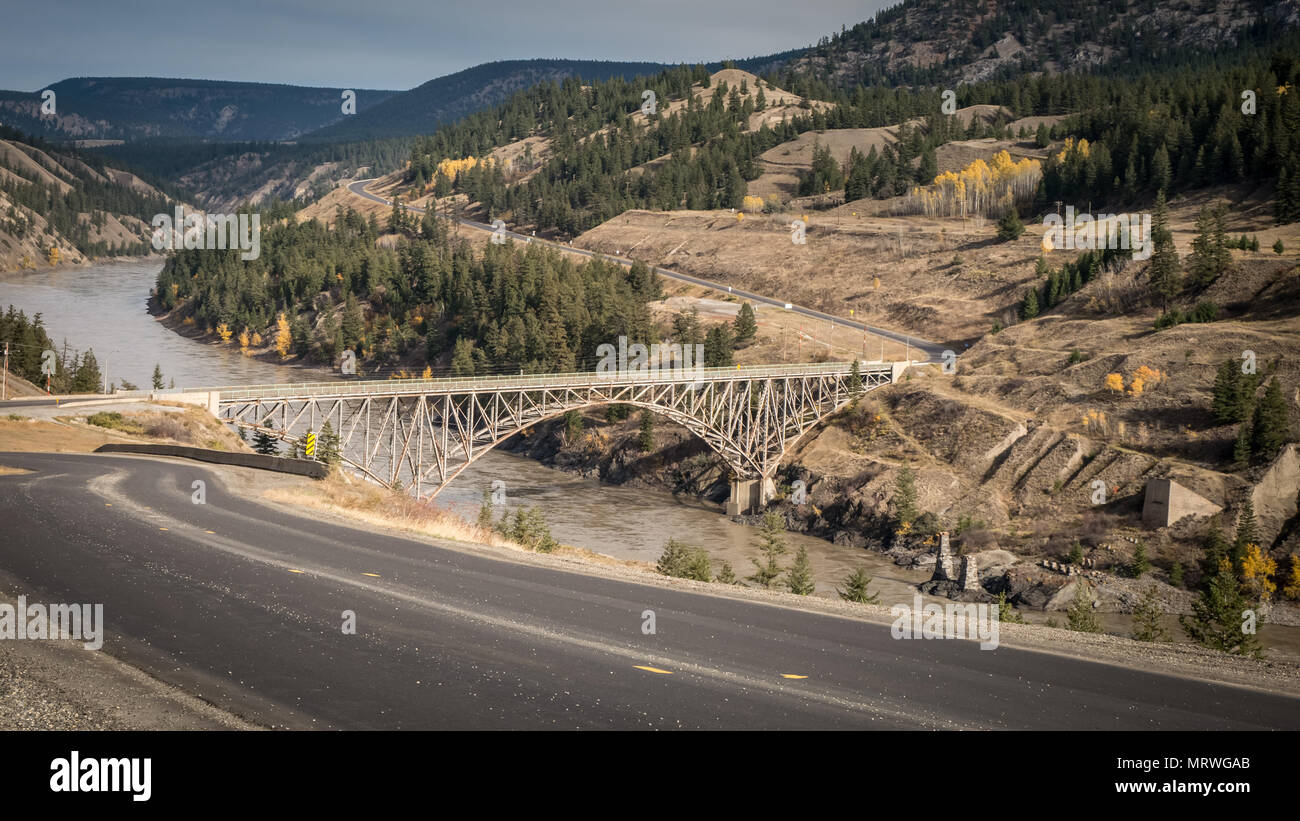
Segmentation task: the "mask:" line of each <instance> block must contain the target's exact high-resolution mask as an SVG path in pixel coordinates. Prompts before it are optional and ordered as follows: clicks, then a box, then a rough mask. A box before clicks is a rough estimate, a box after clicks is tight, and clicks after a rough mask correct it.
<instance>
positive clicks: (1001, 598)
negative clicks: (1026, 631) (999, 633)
mask: <svg viewBox="0 0 1300 821" xmlns="http://www.w3.org/2000/svg"><path fill="white" fill-rule="evenodd" d="M998 621H1000V622H1002V623H1003V624H1024V623H1025V617H1024V616H1022V615H1020V611H1019V610H1016V608H1015V606H1014V605H1012V604H1011V602H1009V601H1007V593H1006V591H1005V590H1003V591H999V592H998Z"/></svg>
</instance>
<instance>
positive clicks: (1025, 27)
mask: <svg viewBox="0 0 1300 821" xmlns="http://www.w3.org/2000/svg"><path fill="white" fill-rule="evenodd" d="M1298 22H1300V3H1297V2H1296V0H1283V1H1282V2H1269V0H1186V2H1180V3H1156V2H1151V0H1107V1H1106V2H1089V3H1070V2H1061V1H1060V0H1047V1H1046V2H1043V1H1041V0H1013V1H1012V2H992V0H910V2H906V3H901V4H899V5H897V6H894V7H892V8H890V9H887V10H885V11H881V12H879V13H878V14H877V15H876V17H875V19H874V20H870V21H866V22H863V23H859V24H858V25H855V26H853V27H852V28H849V29H848V30H846V31H844V32H842V33H836V34H833V35H831V36H830V37H828V38H826V39H824V40H823V41H822V42H821V43H819V44H818V45H817V46H816V47H814V48H812V49H810V50H808V51H807V52H806V53H805V54H803V55H801V56H798V57H795V58H793V59H791V60H790V61H788V62H787V63H786V64H785V66H784V67H783V69H782V72H783V76H785V75H792V76H797V77H799V78H800V80H799V81H797V82H794V83H793V85H792V87H794V88H796V90H802V89H803V88H804V84H805V83H807V84H808V85H809V86H811V87H818V88H822V89H828V88H829V89H845V88H851V87H852V86H854V85H856V84H858V83H868V84H870V83H875V82H887V83H890V84H912V83H924V84H932V83H934V84H938V83H942V84H945V85H948V86H949V87H951V85H952V84H957V83H975V82H980V81H984V80H992V79H999V78H1004V77H1014V76H1018V75H1022V74H1026V73H1038V72H1045V73H1053V74H1059V73H1066V72H1080V71H1096V70H1099V69H1104V68H1108V67H1113V66H1121V67H1123V68H1125V69H1131V68H1132V67H1133V66H1134V65H1135V64H1154V63H1159V62H1160V61H1162V60H1166V59H1174V58H1187V57H1189V56H1192V55H1195V56H1197V57H1199V58H1202V59H1203V58H1204V56H1205V54H1206V53H1207V52H1213V51H1216V50H1220V49H1231V48H1235V47H1240V46H1243V45H1247V44H1252V43H1255V42H1257V39H1258V38H1259V37H1260V35H1261V33H1262V32H1264V31H1272V32H1276V31H1277V30H1279V29H1283V28H1287V27H1294V26H1295V25H1296V24H1297V23H1298Z"/></svg>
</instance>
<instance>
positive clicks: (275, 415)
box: [204, 362, 911, 515]
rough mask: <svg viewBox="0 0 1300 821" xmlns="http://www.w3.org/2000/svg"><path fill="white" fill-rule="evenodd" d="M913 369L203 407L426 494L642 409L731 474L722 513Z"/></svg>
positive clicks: (694, 375)
mask: <svg viewBox="0 0 1300 821" xmlns="http://www.w3.org/2000/svg"><path fill="white" fill-rule="evenodd" d="M909 364H911V363H907V362H896V363H895V362H867V363H859V371H860V377H859V380H858V384H857V387H856V388H854V387H853V386H852V385H851V381H852V377H851V367H852V366H851V363H849V362H833V363H825V364H800V365H777V366H760V367H747V368H740V367H737V368H695V369H686V370H682V369H664V370H658V371H648V372H642V371H631V372H617V373H572V374H543V375H532V376H522V375H521V376H493V377H481V378H472V379H400V380H373V381H372V380H354V381H335V382H316V383H302V384H286V385H254V386H245V387H232V388H210V389H204V390H205V391H206V392H207V396H208V399H207V404H208V407H209V409H210V410H211V411H212V412H213V413H215V414H216V415H217V416H218V418H220V419H222V420H223V421H225V422H228V423H230V424H232V425H234V426H236V427H238V428H241V429H243V430H246V431H254V432H264V433H268V434H270V435H272V436H275V437H277V438H278V439H281V440H284V441H288V442H294V443H298V442H300V441H302V440H303V439H304V438H305V436H306V434H307V433H308V432H309V431H315V432H319V431H320V430H321V428H322V426H323V425H324V424H325V423H326V422H328V423H329V424H330V426H331V428H332V429H333V431H334V432H335V433H336V434H337V435H338V437H339V444H340V448H339V449H340V455H341V456H342V459H343V461H344V462H345V463H346V464H348V465H350V466H351V467H352V468H354V469H356V470H357V471H359V472H360V473H362V474H364V475H365V476H367V477H369V478H370V479H373V480H375V481H377V482H381V483H384V484H387V485H390V486H396V485H399V484H400V485H401V486H402V487H405V488H408V489H409V490H411V491H413V492H414V493H415V494H416V495H417V496H421V497H422V498H433V497H434V496H437V494H438V493H439V491H441V490H442V488H444V487H446V485H447V484H448V483H449V482H451V481H452V480H454V479H455V478H456V477H457V476H458V475H460V473H461V472H462V471H464V470H465V469H466V468H467V467H468V466H469V465H471V464H472V463H473V462H474V461H475V460H476V459H478V458H479V457H481V456H482V455H483V454H484V453H487V452H488V451H490V450H491V449H492V448H494V447H495V446H496V445H498V444H500V443H501V442H503V441H505V440H506V439H509V438H510V437H511V436H513V435H515V434H517V433H519V432H521V431H523V430H526V429H528V428H529V427H531V426H533V425H536V424H538V423H540V422H544V421H546V420H548V419H551V418H553V417H556V416H559V415H561V414H564V413H566V412H568V411H572V410H579V409H582V408H588V407H593V406H599V405H608V404H623V405H630V406H634V407H639V408H646V409H648V410H650V411H652V412H654V413H657V414H661V415H663V416H665V417H667V418H669V419H671V420H672V421H674V422H677V423H678V424H680V425H682V426H683V427H685V428H686V429H688V430H690V431H691V432H692V433H694V434H696V435H697V436H699V437H700V438H701V439H703V440H704V441H705V442H707V443H708V444H709V446H710V447H712V448H713V449H714V450H715V451H717V452H718V453H719V454H720V455H721V456H722V458H723V459H724V460H725V461H726V463H727V465H728V467H729V468H730V470H731V472H732V486H731V501H730V503H729V504H728V506H727V509H728V513H730V514H733V515H734V514H739V513H745V512H747V511H748V510H749V509H751V508H752V507H754V506H756V505H761V504H763V503H765V502H766V501H767V500H768V499H769V498H771V495H772V493H773V492H774V490H775V488H774V484H773V482H772V479H773V476H774V475H775V473H776V469H777V466H778V465H779V464H780V462H781V460H782V459H783V458H784V456H785V454H786V453H787V451H788V450H789V449H790V447H791V446H793V445H794V443H795V442H797V441H798V440H799V438H800V437H801V436H803V435H804V434H805V433H807V432H808V431H809V430H810V429H812V428H813V426H815V425H816V424H817V423H818V422H819V421H821V420H822V419H824V418H825V417H826V416H828V415H830V414H832V413H834V412H835V411H837V410H839V409H840V408H842V407H844V406H845V405H846V404H847V403H848V402H849V401H850V400H851V399H852V398H853V397H854V396H855V395H857V394H860V393H862V392H864V391H868V390H871V389H873V388H877V387H879V386H881V385H886V384H890V383H892V382H893V381H895V380H896V379H897V378H898V375H899V374H900V373H901V372H902V371H903V370H904V369H905V368H906V367H907V365H909Z"/></svg>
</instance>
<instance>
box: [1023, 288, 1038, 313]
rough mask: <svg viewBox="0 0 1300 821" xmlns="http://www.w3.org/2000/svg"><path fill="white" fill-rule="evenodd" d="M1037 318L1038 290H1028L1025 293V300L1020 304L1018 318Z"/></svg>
mask: <svg viewBox="0 0 1300 821" xmlns="http://www.w3.org/2000/svg"><path fill="white" fill-rule="evenodd" d="M1036 316H1038V290H1037V289H1035V288H1030V289H1029V290H1028V291H1027V292H1025V298H1024V300H1023V301H1022V302H1021V303H1020V318H1021V319H1025V320H1029V319H1033V318H1034V317H1036Z"/></svg>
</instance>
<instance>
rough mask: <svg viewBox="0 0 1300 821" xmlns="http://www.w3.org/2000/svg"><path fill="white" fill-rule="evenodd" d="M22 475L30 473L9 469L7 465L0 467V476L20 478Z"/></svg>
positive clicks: (20, 469) (28, 471)
mask: <svg viewBox="0 0 1300 821" xmlns="http://www.w3.org/2000/svg"><path fill="white" fill-rule="evenodd" d="M24 473H31V471H30V470H26V469H24V468H11V467H9V466H8V465H0V476H20V475H22V474H24Z"/></svg>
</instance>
